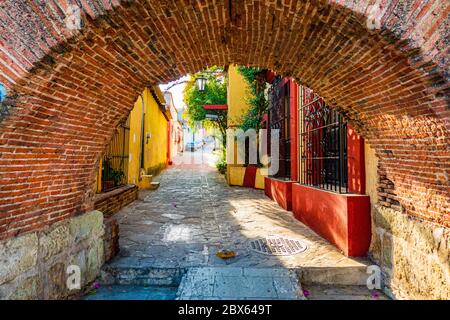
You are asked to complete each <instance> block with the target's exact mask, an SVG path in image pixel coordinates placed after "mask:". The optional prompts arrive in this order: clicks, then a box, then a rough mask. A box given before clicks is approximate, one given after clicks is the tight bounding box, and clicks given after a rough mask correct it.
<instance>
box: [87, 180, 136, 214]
mask: <svg viewBox="0 0 450 320" xmlns="http://www.w3.org/2000/svg"><path fill="white" fill-rule="evenodd" d="M138 193H139V188H138V187H137V186H135V185H129V186H124V187H122V188H118V189H116V190H113V191H110V192H107V193H102V194H98V195H96V196H95V199H94V209H95V210H98V211H100V212H102V213H103V214H104V215H105V216H110V215H113V214H114V213H117V212H119V210H120V209H122V208H123V207H125V206H127V205H129V204H130V203H132V202H133V201H135V200H137V198H138Z"/></svg>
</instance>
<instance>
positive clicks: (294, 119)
mask: <svg viewBox="0 0 450 320" xmlns="http://www.w3.org/2000/svg"><path fill="white" fill-rule="evenodd" d="M289 84H290V90H289V91H290V108H291V110H290V114H291V119H290V121H289V123H290V134H291V180H292V181H298V165H299V163H298V85H297V83H296V82H295V81H294V80H290V82H289Z"/></svg>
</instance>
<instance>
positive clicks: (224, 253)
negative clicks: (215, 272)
mask: <svg viewBox="0 0 450 320" xmlns="http://www.w3.org/2000/svg"><path fill="white" fill-rule="evenodd" d="M236 255H237V254H236V252H234V251H231V250H221V251H219V252H217V253H216V256H217V257H219V258H220V259H223V260H227V259H232V258H235V257H236Z"/></svg>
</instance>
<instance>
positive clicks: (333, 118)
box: [299, 87, 348, 193]
mask: <svg viewBox="0 0 450 320" xmlns="http://www.w3.org/2000/svg"><path fill="white" fill-rule="evenodd" d="M300 92H301V95H300V99H301V103H300V110H299V126H300V130H299V132H300V137H299V141H300V153H299V154H300V168H299V169H300V170H299V171H300V172H299V173H300V175H299V176H300V183H302V184H304V185H308V186H312V187H317V188H321V189H325V190H330V191H334V192H339V193H347V192H348V165H347V123H346V122H345V121H344V119H343V117H342V115H341V114H340V113H339V112H337V111H336V110H332V109H330V108H329V107H328V106H327V105H326V104H325V102H324V100H323V99H322V98H321V97H320V96H318V95H317V94H315V93H314V92H313V91H312V90H310V89H308V88H306V87H301V91H300Z"/></svg>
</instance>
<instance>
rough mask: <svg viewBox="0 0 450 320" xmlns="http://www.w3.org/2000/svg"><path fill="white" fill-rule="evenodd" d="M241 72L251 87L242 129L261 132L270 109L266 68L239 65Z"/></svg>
mask: <svg viewBox="0 0 450 320" xmlns="http://www.w3.org/2000/svg"><path fill="white" fill-rule="evenodd" d="M238 71H239V73H240V74H241V75H242V76H243V77H244V79H245V81H246V82H247V84H248V88H249V92H248V93H249V95H248V96H249V97H248V99H247V103H248V105H249V109H248V111H247V113H245V114H244V116H243V117H242V119H241V125H240V127H241V129H242V130H244V131H247V130H249V129H255V130H256V132H257V133H258V132H259V129H261V123H262V121H263V118H264V115H265V114H266V113H267V112H268V110H269V101H268V99H267V97H266V73H267V70H266V69H261V68H253V67H238Z"/></svg>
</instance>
